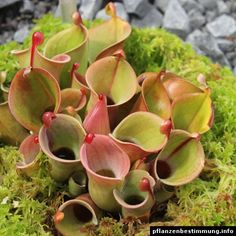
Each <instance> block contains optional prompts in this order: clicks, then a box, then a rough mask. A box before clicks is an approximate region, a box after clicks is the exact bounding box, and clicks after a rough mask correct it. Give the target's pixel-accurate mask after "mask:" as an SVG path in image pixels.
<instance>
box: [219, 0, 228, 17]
mask: <svg viewBox="0 0 236 236" xmlns="http://www.w3.org/2000/svg"><path fill="white" fill-rule="evenodd" d="M216 2H217V9H218V12H219V14H220V15H222V14H224V13H230V9H229V8H228V6H227V5H226V4H225V2H224V1H222V0H218V1H216Z"/></svg>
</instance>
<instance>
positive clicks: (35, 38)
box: [32, 31, 44, 46]
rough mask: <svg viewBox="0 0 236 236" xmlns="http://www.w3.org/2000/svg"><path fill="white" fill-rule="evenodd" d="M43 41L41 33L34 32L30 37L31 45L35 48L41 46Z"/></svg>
mask: <svg viewBox="0 0 236 236" xmlns="http://www.w3.org/2000/svg"><path fill="white" fill-rule="evenodd" d="M43 41H44V35H43V33H42V32H39V31H37V32H34V33H33V35H32V44H33V45H35V46H38V45H40V44H42V43H43Z"/></svg>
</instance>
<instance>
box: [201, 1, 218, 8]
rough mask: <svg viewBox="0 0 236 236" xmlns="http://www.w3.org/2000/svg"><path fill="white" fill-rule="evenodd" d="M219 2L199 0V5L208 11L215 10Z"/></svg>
mask: <svg viewBox="0 0 236 236" xmlns="http://www.w3.org/2000/svg"><path fill="white" fill-rule="evenodd" d="M217 1H218V0H198V3H199V4H200V5H202V6H204V7H205V8H206V9H208V10H214V9H216V7H217V6H216V2H217Z"/></svg>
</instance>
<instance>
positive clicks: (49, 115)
mask: <svg viewBox="0 0 236 236" xmlns="http://www.w3.org/2000/svg"><path fill="white" fill-rule="evenodd" d="M55 118H56V115H55V113H54V112H51V111H47V112H45V113H44V114H43V124H44V125H45V126H46V128H49V127H50V126H51V123H52V120H53V119H55Z"/></svg>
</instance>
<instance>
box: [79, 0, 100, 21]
mask: <svg viewBox="0 0 236 236" xmlns="http://www.w3.org/2000/svg"><path fill="white" fill-rule="evenodd" d="M102 2H103V1H102V0H81V5H80V8H79V10H80V13H81V16H82V18H83V19H89V20H92V19H93V18H94V17H95V14H96V12H97V11H98V10H99V9H100V8H101V6H102Z"/></svg>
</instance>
